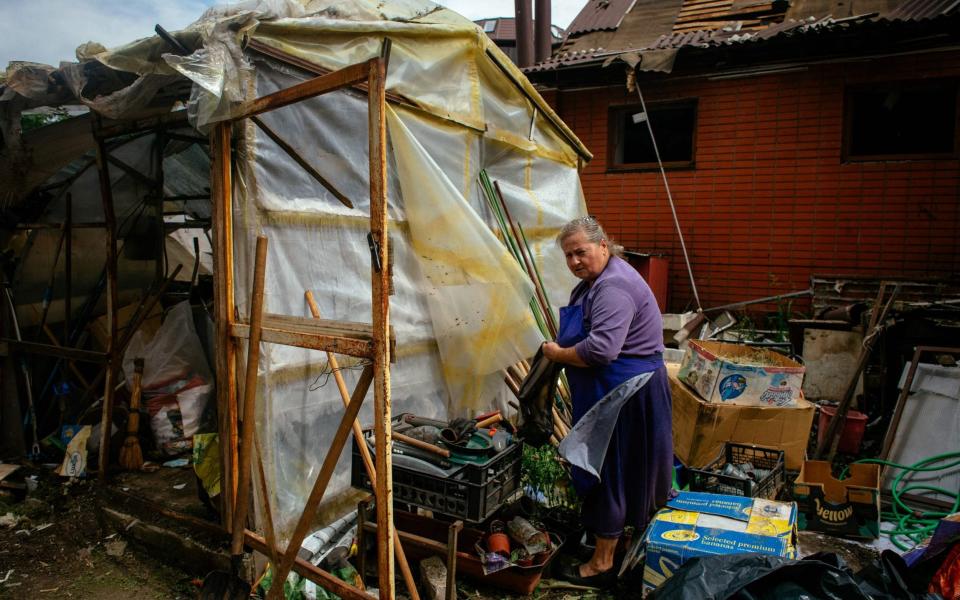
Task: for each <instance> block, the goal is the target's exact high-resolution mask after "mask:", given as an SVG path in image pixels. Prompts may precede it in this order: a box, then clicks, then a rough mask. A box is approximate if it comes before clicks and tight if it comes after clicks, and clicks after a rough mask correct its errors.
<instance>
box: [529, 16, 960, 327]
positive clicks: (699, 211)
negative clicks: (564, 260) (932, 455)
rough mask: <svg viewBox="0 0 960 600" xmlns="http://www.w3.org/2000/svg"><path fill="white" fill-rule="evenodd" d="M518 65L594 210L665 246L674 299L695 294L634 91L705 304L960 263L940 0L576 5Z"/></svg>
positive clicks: (954, 83)
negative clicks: (563, 134) (568, 138)
mask: <svg viewBox="0 0 960 600" xmlns="http://www.w3.org/2000/svg"><path fill="white" fill-rule="evenodd" d="M527 74H528V76H529V77H530V78H531V79H532V80H533V81H535V82H536V83H537V84H538V85H539V86H541V88H542V90H543V94H544V96H545V97H547V99H548V100H549V101H550V102H551V103H552V104H553V106H554V107H555V108H556V110H557V111H558V113H559V114H560V116H561V117H562V118H563V119H564V121H566V123H568V124H569V125H570V127H571V128H572V129H573V130H574V132H575V133H576V134H577V135H578V136H579V137H580V139H581V140H583V141H584V143H585V144H586V145H587V146H588V147H589V148H590V150H591V151H592V152H593V153H594V159H593V160H592V161H591V162H590V163H588V164H586V165H584V167H583V170H582V175H581V179H582V183H583V188H584V193H585V195H586V200H587V204H588V207H589V210H590V212H591V213H592V214H594V215H595V216H597V217H598V218H599V219H600V220H601V221H602V222H603V223H604V225H605V226H606V227H607V229H608V230H609V231H610V233H611V234H612V235H613V236H614V237H615V238H617V239H618V240H619V241H620V242H621V243H623V244H624V245H625V246H626V247H627V248H628V249H633V250H637V251H641V252H648V253H654V254H664V255H666V256H667V258H668V259H669V261H670V266H669V292H670V299H669V304H668V306H667V308H668V309H669V310H671V311H680V310H683V309H689V308H692V307H694V305H693V302H692V301H693V294H692V293H691V285H690V281H689V277H688V276H687V271H686V268H685V266H684V261H683V255H682V251H681V247H680V242H679V238H678V236H677V234H676V231H675V228H674V225H673V221H672V217H671V211H670V207H669V204H668V202H667V196H666V194H665V191H664V190H665V188H664V183H663V178H662V177H661V173H660V171H659V168H658V165H657V162H656V156H655V155H654V153H653V146H652V144H651V142H650V135H649V133H648V132H647V124H646V122H644V121H643V120H642V117H638V116H636V115H638V114H639V113H640V112H641V111H640V108H639V98H640V96H639V95H638V93H637V87H639V91H640V92H642V94H643V98H644V100H645V101H646V103H647V108H648V113H647V114H648V116H649V121H650V124H651V125H652V127H653V130H654V134H655V137H656V139H657V142H658V144H657V145H658V147H659V151H660V153H661V159H662V161H663V163H664V167H665V169H666V174H667V178H668V180H669V185H670V188H671V190H672V193H673V198H674V201H675V204H676V209H677V213H678V217H679V220H680V223H681V226H682V229H683V232H684V235H685V239H686V244H687V248H688V250H689V254H690V260H691V263H692V268H693V273H694V275H695V276H696V281H697V287H698V291H699V295H700V298H701V302H702V305H703V306H704V307H711V306H717V305H722V304H726V303H732V302H738V301H743V300H748V299H751V298H759V297H765V296H769V295H773V294H780V293H785V292H791V291H795V290H803V289H806V288H808V287H809V286H810V279H811V277H812V276H813V275H816V274H834V275H841V274H842V275H844V276H847V275H849V276H855V277H878V278H879V277H884V278H911V279H915V280H916V279H924V278H953V279H955V276H956V275H957V274H958V272H960V268H958V267H960V253H958V250H960V241H958V240H960V236H958V233H957V229H958V225H960V141H958V139H960V133H958V132H960V126H958V122H960V110H958V81H960V3H958V2H956V1H938V0H907V1H906V2H903V1H877V0H872V1H862V2H860V1H854V2H847V1H841V2H824V1H822V0H807V1H804V0H799V1H791V2H785V1H775V2H744V1H741V0H720V1H716V0H714V1H705V0H636V1H635V2H630V1H628V0H591V1H590V2H588V3H587V5H586V6H585V7H584V9H583V10H582V11H581V13H580V14H579V16H578V17H577V18H576V19H575V20H574V21H573V23H571V25H570V28H569V30H568V37H567V39H566V40H565V42H564V45H563V46H562V47H561V48H560V49H559V50H558V51H557V52H555V53H554V55H553V56H552V58H551V59H550V60H548V61H545V62H543V63H540V64H538V65H536V66H534V67H532V68H530V69H528V70H527ZM804 306H805V304H804V301H800V303H799V304H798V305H795V308H800V309H801V310H802V309H804ZM806 307H807V308H809V305H806ZM758 308H761V309H762V308H767V309H770V308H772V307H771V306H770V305H766V306H763V307H758Z"/></svg>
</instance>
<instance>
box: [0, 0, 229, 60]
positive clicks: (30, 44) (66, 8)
mask: <svg viewBox="0 0 960 600" xmlns="http://www.w3.org/2000/svg"><path fill="white" fill-rule="evenodd" d="M211 4H213V0H160V1H154V0H5V1H4V2H3V3H2V5H3V8H4V18H3V19H0V69H5V68H6V66H7V63H8V62H10V61H12V60H27V61H31V62H39V63H45V64H50V65H54V66H56V65H58V64H59V63H60V61H61V60H66V61H74V60H76V52H75V51H76V48H77V46H79V45H80V44H83V43H84V42H89V41H94V42H99V43H101V44H103V45H104V46H106V47H107V48H112V47H115V46H122V45H124V44H126V43H128V42H132V41H134V40H137V39H139V38H144V37H149V36H151V35H153V27H154V25H156V24H158V23H159V24H160V25H162V26H163V27H164V28H165V29H167V30H170V31H176V30H178V29H182V28H184V27H185V26H187V25H189V24H190V23H192V22H193V21H195V20H197V19H198V18H199V17H200V15H201V14H203V11H204V10H206V8H207V7H208V6H210V5H211Z"/></svg>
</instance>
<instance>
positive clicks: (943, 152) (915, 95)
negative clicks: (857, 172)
mask: <svg viewBox="0 0 960 600" xmlns="http://www.w3.org/2000/svg"><path fill="white" fill-rule="evenodd" d="M845 116H846V123H845V133H846V140H845V144H844V148H845V153H846V158H848V159H852V160H869V159H874V160H876V159H879V160H895V159H908V158H938V157H945V156H953V155H954V154H956V153H957V116H958V115H957V82H956V81H943V80H941V81H932V82H900V83H889V84H884V85H881V86H870V87H851V88H849V89H847V96H846V115H845Z"/></svg>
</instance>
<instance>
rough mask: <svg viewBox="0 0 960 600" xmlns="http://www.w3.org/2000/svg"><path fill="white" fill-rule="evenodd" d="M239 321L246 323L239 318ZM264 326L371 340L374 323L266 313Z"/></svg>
mask: <svg viewBox="0 0 960 600" xmlns="http://www.w3.org/2000/svg"><path fill="white" fill-rule="evenodd" d="M238 322H239V323H245V321H244V320H242V319H241V320H239V321H238ZM263 326H264V327H270V328H272V329H287V330H289V331H299V332H302V333H316V334H318V335H335V336H337V337H349V338H355V339H358V340H369V339H371V337H372V336H373V325H371V324H369V323H357V322H353V321H335V320H333V319H311V318H309V317H297V316H293V315H281V314H277V313H266V314H264V315H263Z"/></svg>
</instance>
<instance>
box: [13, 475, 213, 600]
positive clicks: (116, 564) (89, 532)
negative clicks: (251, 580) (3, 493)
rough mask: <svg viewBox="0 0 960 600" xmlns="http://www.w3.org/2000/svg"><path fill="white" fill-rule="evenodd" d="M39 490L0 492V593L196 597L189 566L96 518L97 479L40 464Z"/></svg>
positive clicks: (107, 598)
mask: <svg viewBox="0 0 960 600" xmlns="http://www.w3.org/2000/svg"><path fill="white" fill-rule="evenodd" d="M29 473H30V474H36V475H38V477H39V481H38V486H37V490H36V491H35V492H33V493H32V494H31V495H30V497H28V498H27V499H25V500H22V501H16V499H14V498H10V497H6V498H4V497H0V516H4V515H7V514H12V515H13V516H14V519H15V520H16V521H17V523H16V524H15V525H12V526H6V525H0V580H3V583H0V599H6V598H10V599H14V598H17V599H19V598H38V599H42V598H46V597H49V598H95V599H101V598H102V599H103V600H120V599H127V598H131V597H134V596H136V597H137V598H138V600H148V599H149V600H152V599H161V598H162V599H176V598H195V597H196V593H197V592H196V589H197V588H196V587H195V585H194V584H193V583H192V581H191V579H192V578H191V577H190V576H189V575H187V574H186V573H183V572H180V571H178V570H176V569H172V568H170V567H168V566H167V565H165V564H163V563H161V562H159V561H158V560H155V559H154V558H152V557H150V556H147V555H145V554H143V553H141V552H140V551H138V550H137V549H136V548H135V547H133V546H131V545H130V544H128V543H127V542H126V541H124V540H122V539H121V538H120V537H119V536H118V535H116V534H113V533H112V532H111V531H108V530H107V529H106V528H105V527H104V526H103V525H102V523H101V521H100V519H99V516H98V515H99V511H98V510H97V502H98V495H97V494H96V492H95V486H96V483H95V482H91V481H75V482H74V483H72V484H69V485H67V484H65V483H66V482H65V480H61V479H59V478H57V477H56V476H53V475H49V474H47V472H44V471H41V470H37V471H29Z"/></svg>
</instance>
